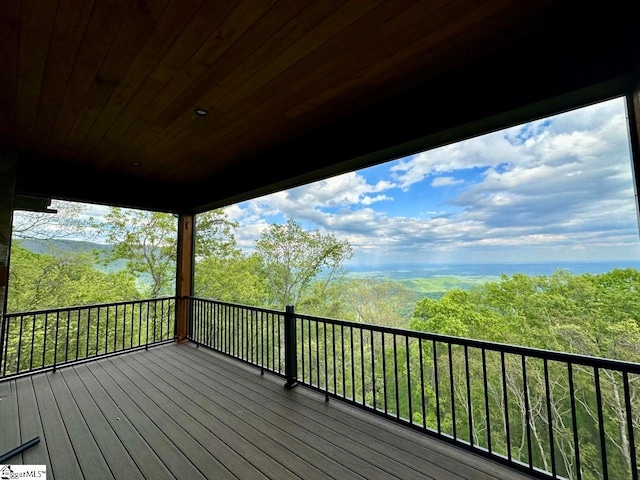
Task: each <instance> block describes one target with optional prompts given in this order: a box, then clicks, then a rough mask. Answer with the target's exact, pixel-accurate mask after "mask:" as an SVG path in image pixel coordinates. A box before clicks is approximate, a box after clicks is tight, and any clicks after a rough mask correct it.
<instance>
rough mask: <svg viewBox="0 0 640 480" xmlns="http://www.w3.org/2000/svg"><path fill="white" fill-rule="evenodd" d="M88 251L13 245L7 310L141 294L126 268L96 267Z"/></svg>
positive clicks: (42, 307)
mask: <svg viewBox="0 0 640 480" xmlns="http://www.w3.org/2000/svg"><path fill="white" fill-rule="evenodd" d="M92 260H93V258H92V256H91V255H89V254H68V255H65V256H53V255H47V254H37V253H33V252H30V251H28V250H25V249H24V248H22V247H21V246H20V242H19V241H16V242H14V243H13V245H12V248H11V271H10V275H9V288H8V293H9V295H8V298H7V311H8V312H22V311H30V310H40V309H47V308H59V307H68V306H77V305H89V304H92V303H107V302H117V301H124V300H133V299H137V298H139V293H138V291H137V290H136V288H135V279H134V278H133V277H132V276H131V275H129V274H128V273H127V272H117V273H105V272H101V271H99V270H97V269H95V268H94V266H93V262H92Z"/></svg>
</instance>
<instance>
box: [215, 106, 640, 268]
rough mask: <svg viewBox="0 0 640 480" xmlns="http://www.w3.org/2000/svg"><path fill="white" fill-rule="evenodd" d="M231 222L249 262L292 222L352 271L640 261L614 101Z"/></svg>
mask: <svg viewBox="0 0 640 480" xmlns="http://www.w3.org/2000/svg"><path fill="white" fill-rule="evenodd" d="M301 155H302V156H304V152H301ZM302 160H303V159H302ZM226 210H227V213H228V214H229V216H230V218H231V219H233V220H236V221H238V222H239V223H240V225H241V227H240V229H239V230H238V232H237V239H238V241H239V244H240V245H241V246H242V247H243V248H246V249H247V250H250V249H251V246H252V245H253V241H254V240H255V238H256V237H257V235H259V234H260V232H261V231H263V229H264V228H266V227H267V226H268V225H269V224H271V223H283V222H285V221H286V219H287V218H294V219H295V220H297V221H298V222H300V223H301V224H302V225H303V227H305V228H307V229H311V230H321V231H324V232H330V233H332V234H334V235H335V236H336V237H338V238H340V239H347V240H348V241H349V242H350V243H351V245H352V246H353V249H354V252H355V256H354V259H353V261H352V262H353V263H358V264H363V263H364V264H370V265H378V264H381V263H398V262H434V263H448V262H532V261H563V260H567V261H582V260H586V261H593V260H633V261H635V260H640V240H639V236H638V217H637V213H636V205H635V200H634V188H633V183H632V174H631V161H630V151H629V136H628V129H627V124H626V115H625V107H624V100H623V99H621V98H618V99H613V100H610V101H607V102H604V103H600V104H597V105H592V106H589V107H585V108H582V109H579V110H575V111H571V112H567V113H563V114H560V115H556V116H553V117H550V118H546V119H543V120H539V121H535V122H531V123H527V124H525V125H519V126H515V127H512V128H509V129H506V130H502V131H498V132H494V133H491V134H487V135H483V136H480V137H476V138H473V139H469V140H466V141H463V142H459V143H455V144H451V145H447V146H443V147H440V148H437V149H433V150H430V151H427V152H423V153H419V154H416V155H411V156H408V157H406V158H402V159H399V160H394V161H391V162H388V163H385V164H381V165H378V166H375V167H371V168H367V169H363V170H359V171H355V172H351V173H347V174H344V175H340V176H337V177H334V178H330V179H327V180H323V181H320V182H315V183H311V184H308V185H304V186H301V187H298V188H294V189H291V190H287V191H283V192H278V193H275V194H272V195H267V196H264V197H261V198H258V199H255V200H251V201H247V202H242V203H239V204H236V205H233V206H230V207H227V209H226Z"/></svg>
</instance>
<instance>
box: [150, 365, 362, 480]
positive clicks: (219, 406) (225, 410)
mask: <svg viewBox="0 0 640 480" xmlns="http://www.w3.org/2000/svg"><path fill="white" fill-rule="evenodd" d="M141 365H142V364H141ZM143 366H144V365H143ZM158 368H162V366H160V365H158ZM165 371H166V370H165ZM181 372H183V371H181ZM183 373H184V372H183ZM185 384H186V385H188V383H185ZM168 385H169V386H171V388H173V389H174V390H176V391H177V392H179V393H180V391H179V389H177V388H176V387H175V386H173V385H170V384H168ZM202 395H203V396H204V397H205V398H206V399H207V400H208V401H209V402H212V403H214V404H216V405H217V407H218V408H219V409H220V410H221V411H223V412H226V413H225V415H229V416H234V417H236V418H237V419H238V421H240V422H242V423H244V424H246V426H247V428H249V429H254V430H256V431H257V432H258V433H260V434H261V435H263V436H265V437H266V438H269V436H268V435H267V434H265V433H263V432H261V431H260V430H259V429H257V428H256V427H255V426H253V425H251V424H250V423H249V422H247V421H246V420H245V419H243V418H241V417H239V416H238V415H236V414H234V413H233V412H232V411H230V410H229V409H228V408H227V407H225V406H224V405H221V404H220V403H218V402H216V401H215V400H214V399H212V398H210V397H208V396H206V395H204V394H202ZM226 398H227V399H228V401H229V402H233V399H229V398H228V397H226ZM194 405H195V406H197V407H199V408H203V407H202V406H200V405H198V404H197V403H194ZM256 416H257V415H256ZM258 417H259V416H258ZM219 421H221V422H222V423H224V424H225V425H226V426H227V428H230V429H231V430H234V431H235V432H236V433H237V434H238V435H239V436H241V437H242V438H244V439H245V440H246V441H247V442H249V443H251V444H252V445H254V447H255V448H257V449H259V450H261V451H262V452H263V453H265V454H266V455H270V453H269V452H268V451H265V450H263V449H262V448H261V447H260V446H258V445H256V444H255V443H254V442H253V441H252V440H251V439H250V438H247V437H246V436H244V435H242V434H241V432H237V431H236V430H235V428H234V427H233V426H232V425H228V424H227V422H226V421H225V420H224V418H221V419H219ZM263 421H264V420H263ZM272 426H273V428H276V429H278V430H280V431H282V433H283V434H286V435H288V436H291V435H290V434H288V433H287V432H284V431H283V430H282V429H280V428H279V427H278V426H275V425H272ZM292 438H293V439H294V440H295V441H298V442H300V443H304V442H301V441H300V440H299V439H297V438H295V437H292ZM278 444H279V445H280V446H281V448H283V449H284V450H287V451H288V452H289V453H290V454H292V455H294V456H295V457H297V458H299V459H300V460H301V461H302V462H304V463H306V464H308V465H309V466H310V467H312V468H313V469H314V470H317V471H318V472H321V470H319V469H318V467H317V466H316V465H314V464H312V463H310V462H309V461H308V460H306V459H305V458H304V457H301V456H300V455H299V453H297V452H295V451H294V450H291V448H289V447H287V446H286V445H284V444H282V443H280V442H278ZM307 446H309V445H308V444H307ZM309 448H313V447H312V446H309ZM327 460H328V461H332V460H331V459H330V458H328V457H327ZM276 461H277V460H276ZM279 463H280V464H281V465H282V466H283V467H284V468H286V469H287V470H290V468H289V467H287V465H285V464H282V462H279ZM292 473H293V474H294V475H296V476H299V475H297V474H295V472H292ZM354 473H355V474H356V475H357V476H358V477H361V478H362V476H361V475H360V474H359V473H357V472H354ZM336 480H340V479H339V478H337V479H336Z"/></svg>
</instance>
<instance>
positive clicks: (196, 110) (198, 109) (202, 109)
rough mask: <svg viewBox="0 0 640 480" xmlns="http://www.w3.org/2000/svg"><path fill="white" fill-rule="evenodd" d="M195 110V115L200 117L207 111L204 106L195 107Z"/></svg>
mask: <svg viewBox="0 0 640 480" xmlns="http://www.w3.org/2000/svg"><path fill="white" fill-rule="evenodd" d="M195 112H196V115H199V116H201V117H204V116H205V115H206V114H207V113H208V112H207V111H206V110H205V109H204V108H196V109H195Z"/></svg>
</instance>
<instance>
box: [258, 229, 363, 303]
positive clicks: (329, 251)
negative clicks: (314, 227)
mask: <svg viewBox="0 0 640 480" xmlns="http://www.w3.org/2000/svg"><path fill="white" fill-rule="evenodd" d="M255 248H256V253H257V254H258V255H259V256H260V257H261V258H262V261H263V271H264V273H265V275H266V278H267V280H268V283H269V289H270V292H271V303H272V305H273V306H276V307H278V308H283V307H284V306H285V305H294V306H295V305H298V304H301V300H303V296H304V295H305V294H306V293H308V292H309V288H310V286H311V284H312V282H313V281H314V280H316V279H318V277H319V276H320V274H323V277H322V279H321V281H322V282H323V285H324V287H325V288H326V286H328V285H329V284H330V283H331V282H332V280H334V278H336V277H337V276H339V275H340V273H342V271H343V270H342V269H343V265H344V262H345V261H346V260H348V259H350V258H351V257H352V256H353V251H352V248H351V246H350V245H349V242H347V241H346V240H343V241H341V240H338V239H337V238H336V237H335V236H334V235H333V234H330V233H322V232H319V231H315V232H308V231H306V230H304V229H303V228H302V227H301V226H300V224H299V223H298V222H296V221H294V220H292V219H290V220H288V221H287V223H286V224H284V225H276V224H273V225H271V226H270V227H269V228H267V229H266V230H265V231H264V232H263V233H262V235H260V237H259V238H258V240H256V243H255Z"/></svg>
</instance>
